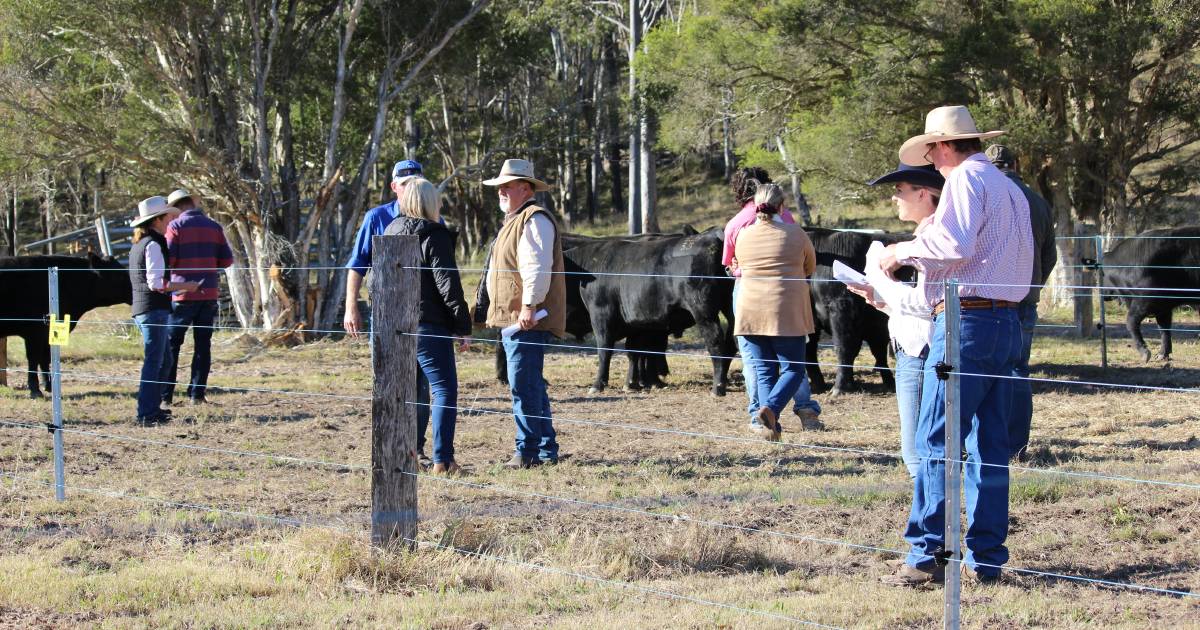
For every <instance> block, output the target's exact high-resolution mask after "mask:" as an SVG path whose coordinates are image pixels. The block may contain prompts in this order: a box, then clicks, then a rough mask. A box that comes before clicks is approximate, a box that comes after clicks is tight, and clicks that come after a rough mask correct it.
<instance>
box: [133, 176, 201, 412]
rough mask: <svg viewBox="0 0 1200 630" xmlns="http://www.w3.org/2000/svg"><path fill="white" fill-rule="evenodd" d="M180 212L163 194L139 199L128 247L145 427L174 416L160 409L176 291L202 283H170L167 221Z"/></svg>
mask: <svg viewBox="0 0 1200 630" xmlns="http://www.w3.org/2000/svg"><path fill="white" fill-rule="evenodd" d="M176 214H178V212H177V211H176V210H175V209H174V208H172V207H171V206H170V205H168V204H167V200H166V199H164V198H162V197H157V196H156V197H149V198H147V199H143V200H142V201H141V203H139V204H138V217H137V218H136V219H134V220H133V221H131V222H130V223H129V225H130V227H132V228H133V248H132V249H131V250H129V280H130V283H131V284H132V285H133V306H132V311H133V319H134V321H136V322H137V325H138V329H139V330H141V332H142V350H143V355H144V356H143V358H142V376H141V382H140V383H139V384H138V396H137V421H138V423H139V424H141V425H142V426H149V425H153V424H159V423H163V422H167V421H168V420H170V419H171V418H170V416H171V412H170V410H168V409H160V408H159V401H160V400H161V396H160V394H161V392H162V386H163V381H165V380H166V379H165V378H164V375H163V369H164V367H166V365H167V363H168V361H167V355H168V353H169V352H170V351H171V346H170V344H169V343H168V342H167V341H168V336H169V332H170V331H169V330H168V329H167V320H168V318H169V317H170V315H171V293H172V292H174V291H184V292H187V291H195V290H196V289H197V288H199V286H200V284H199V283H198V282H171V280H170V278H171V271H170V269H168V268H167V257H166V252H167V240H166V238H165V237H164V236H163V232H165V231H166V228H167V223H169V222H170V221H171V219H172V218H174V217H175V215H176Z"/></svg>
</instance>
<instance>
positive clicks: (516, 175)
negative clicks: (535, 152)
mask: <svg viewBox="0 0 1200 630" xmlns="http://www.w3.org/2000/svg"><path fill="white" fill-rule="evenodd" d="M518 179H523V180H525V181H527V182H529V184H530V185H531V186H533V190H534V192H542V191H546V190H550V184H547V183H546V182H544V181H542V180H540V179H538V178H536V177H534V176H533V163H532V162H530V161H529V160H504V166H502V167H500V174H499V175H497V176H495V177H493V178H492V179H485V180H483V185H484V186H500V185H501V184H507V183H508V182H511V181H515V180H518Z"/></svg>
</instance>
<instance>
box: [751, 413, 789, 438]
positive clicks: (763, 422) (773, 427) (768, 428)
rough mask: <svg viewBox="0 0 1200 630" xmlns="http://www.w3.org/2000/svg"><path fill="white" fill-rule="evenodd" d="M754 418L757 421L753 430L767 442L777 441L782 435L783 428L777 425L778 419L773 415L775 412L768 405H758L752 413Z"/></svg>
mask: <svg viewBox="0 0 1200 630" xmlns="http://www.w3.org/2000/svg"><path fill="white" fill-rule="evenodd" d="M754 419H755V420H757V421H758V426H757V427H755V431H756V432H757V433H758V434H759V435H761V436H762V437H763V439H765V440H766V441H768V442H778V441H779V439H780V437H781V436H782V435H783V429H782V428H781V427H780V426H779V419H778V418H776V417H775V412H774V411H771V408H770V407H760V408H759V409H758V411H757V412H755V414H754Z"/></svg>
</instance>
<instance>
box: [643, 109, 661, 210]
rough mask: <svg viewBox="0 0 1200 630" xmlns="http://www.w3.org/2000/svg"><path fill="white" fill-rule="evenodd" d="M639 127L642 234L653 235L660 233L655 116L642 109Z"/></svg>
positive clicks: (656, 118) (656, 119)
mask: <svg viewBox="0 0 1200 630" xmlns="http://www.w3.org/2000/svg"><path fill="white" fill-rule="evenodd" d="M643 105H644V103H643ZM639 126H640V127H641V147H640V149H641V152H642V157H641V159H640V160H638V162H639V165H638V166H639V167H640V168H641V171H642V172H641V175H642V184H641V186H640V187H639V188H640V189H641V195H642V201H641V212H642V232H643V233H653V232H659V231H661V230H659V228H658V172H657V165H656V160H655V156H654V143H655V140H656V138H657V135H658V117H657V115H656V114H655V113H654V112H653V111H650V110H649V109H643V111H642V115H641V120H640V125H639Z"/></svg>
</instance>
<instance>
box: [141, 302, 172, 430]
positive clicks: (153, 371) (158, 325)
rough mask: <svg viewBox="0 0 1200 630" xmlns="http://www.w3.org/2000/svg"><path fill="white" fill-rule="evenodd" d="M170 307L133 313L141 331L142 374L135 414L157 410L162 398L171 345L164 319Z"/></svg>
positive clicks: (143, 414)
mask: <svg viewBox="0 0 1200 630" xmlns="http://www.w3.org/2000/svg"><path fill="white" fill-rule="evenodd" d="M170 316H171V311H168V310H166V309H162V310H156V311H149V312H147V313H142V314H141V315H134V317H133V321H135V322H137V325H138V330H140V331H142V375H141V383H139V384H138V394H137V416H138V418H139V419H143V418H148V417H150V416H153V415H154V414H156V413H158V402H159V400H161V399H162V394H161V392H162V388H163V385H162V383H161V382H160V381H162V380H163V379H162V370H163V365H165V364H166V363H167V362H169V361H170V356H171V346H170V344H169V343H168V337H169V333H170V329H169V328H168V327H167V321H168V319H169V318H170Z"/></svg>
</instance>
